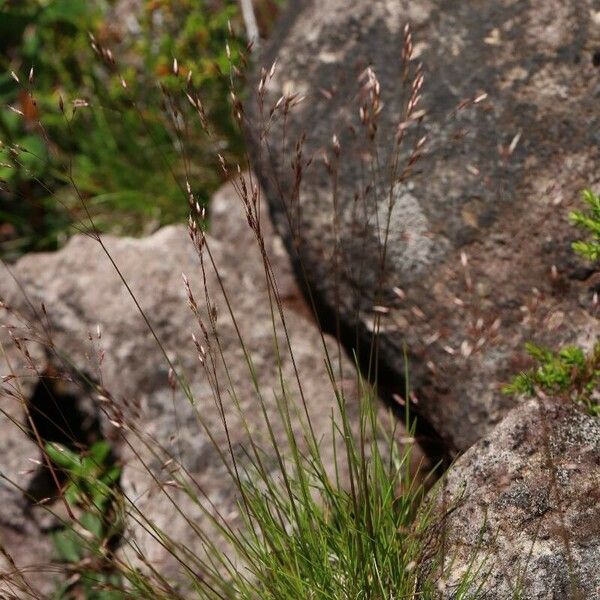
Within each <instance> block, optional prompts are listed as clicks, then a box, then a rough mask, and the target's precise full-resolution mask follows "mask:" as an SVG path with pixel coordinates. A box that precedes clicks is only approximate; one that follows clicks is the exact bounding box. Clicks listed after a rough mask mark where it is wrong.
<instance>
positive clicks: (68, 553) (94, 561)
mask: <svg viewBox="0 0 600 600" xmlns="http://www.w3.org/2000/svg"><path fill="white" fill-rule="evenodd" d="M45 451H46V453H47V455H48V458H49V459H50V460H51V461H52V463H53V464H55V465H56V466H57V467H59V468H60V469H61V471H62V472H63V473H64V474H65V476H66V479H67V483H66V485H65V487H64V489H63V494H64V499H65V501H66V502H67V504H68V505H69V507H70V508H71V510H72V511H73V513H74V514H76V515H77V516H76V518H75V519H72V520H71V519H69V520H68V521H67V522H66V523H65V525H64V527H62V528H61V529H59V530H57V531H56V532H54V533H53V535H52V539H53V542H54V546H55V548H56V551H57V554H58V558H59V559H60V560H61V561H62V562H64V563H67V564H68V565H69V567H70V571H72V572H73V574H74V576H72V577H69V579H68V580H67V582H66V583H64V584H61V585H60V586H59V587H58V589H57V590H56V593H55V595H54V598H55V600H62V599H66V598H72V597H75V596H73V592H74V588H76V589H77V591H78V593H79V594H80V595H79V596H77V597H83V598H86V600H117V599H118V598H122V597H123V595H122V580H121V576H120V575H118V574H117V573H115V571H114V569H113V568H112V566H111V562H110V557H111V553H112V548H111V546H112V545H113V544H114V542H115V540H118V538H119V537H120V536H121V534H122V530H123V521H122V519H121V518H120V517H119V510H118V506H117V504H118V498H119V495H118V494H119V491H118V484H119V478H120V476H121V467H120V466H118V465H115V464H114V460H113V458H112V456H111V448H110V445H109V444H108V443H107V442H106V441H100V442H96V443H95V444H93V445H92V446H91V447H90V449H89V451H88V452H87V453H85V454H79V453H77V452H74V451H72V450H69V449H68V448H66V447H65V446H62V445H60V444H56V443H48V444H46V446H45ZM81 594H83V595H81Z"/></svg>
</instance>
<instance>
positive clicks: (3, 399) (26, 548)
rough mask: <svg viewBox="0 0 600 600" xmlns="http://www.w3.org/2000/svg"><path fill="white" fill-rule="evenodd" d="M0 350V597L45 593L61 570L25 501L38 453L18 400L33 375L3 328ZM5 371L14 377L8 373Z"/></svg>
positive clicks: (39, 514) (38, 517) (40, 513)
mask: <svg viewBox="0 0 600 600" xmlns="http://www.w3.org/2000/svg"><path fill="white" fill-rule="evenodd" d="M2 313H3V314H2V315H1V316H2V322H3V323H6V320H5V317H6V315H5V314H4V311H2ZM25 346H26V347H27V351H28V352H29V354H30V356H31V357H32V360H38V359H39V358H40V354H39V348H38V347H36V344H34V343H27V344H25ZM25 346H24V347H25ZM0 348H1V349H2V352H1V353H0V376H1V377H2V378H3V380H2V384H0V385H1V387H0V406H1V408H0V456H1V457H2V458H1V460H0V544H2V548H3V550H4V552H3V553H2V554H1V555H0V597H2V598H26V597H31V594H32V593H35V594H39V595H40V597H50V595H51V593H52V592H53V590H54V588H55V585H56V582H58V581H59V580H60V579H61V578H62V574H61V571H60V569H59V568H58V567H57V565H55V564H54V565H53V564H52V562H51V558H52V556H53V546H52V542H51V540H50V539H49V538H48V537H47V536H45V535H44V528H43V525H42V520H43V518H44V516H45V514H44V509H43V508H34V506H33V505H32V503H31V502H30V501H29V500H28V494H30V493H31V492H32V490H33V488H34V486H35V481H36V474H39V471H40V467H38V466H37V465H38V463H39V459H40V458H41V453H40V451H39V447H38V445H37V444H36V442H35V441H34V440H33V439H32V437H31V436H30V435H29V434H28V433H27V431H28V428H27V421H26V419H25V418H24V413H25V411H24V409H23V403H22V401H23V400H24V399H25V398H26V394H28V393H31V392H32V390H33V386H32V385H31V382H32V381H35V379H37V377H36V375H35V373H34V372H32V370H31V368H30V367H29V365H28V361H27V360H26V359H25V356H24V354H23V353H21V352H19V351H17V350H16V348H14V346H11V343H10V337H9V336H8V332H7V330H6V329H2V330H0ZM11 373H14V374H15V375H16V377H15V378H12V377H10V374H11ZM19 571H20V572H21V573H22V576H21V575H19V574H18V572H19Z"/></svg>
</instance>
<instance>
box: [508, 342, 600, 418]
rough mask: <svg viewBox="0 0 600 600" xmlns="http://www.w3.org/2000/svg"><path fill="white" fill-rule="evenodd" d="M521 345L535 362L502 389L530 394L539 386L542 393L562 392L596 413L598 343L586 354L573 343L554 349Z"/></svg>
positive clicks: (599, 380) (599, 362) (599, 373)
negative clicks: (557, 349) (572, 344)
mask: <svg viewBox="0 0 600 600" xmlns="http://www.w3.org/2000/svg"><path fill="white" fill-rule="evenodd" d="M525 348H526V350H527V353H528V354H529V355H530V356H531V357H532V358H534V359H535V360H536V362H537V363H538V366H537V367H536V368H534V369H532V370H530V371H526V372H523V373H520V374H519V375H517V376H516V377H515V378H514V379H513V381H512V382H511V383H510V384H509V385H507V386H505V388H504V391H505V393H507V394H524V395H526V396H530V397H531V396H533V395H535V391H536V389H541V390H542V391H543V392H545V393H546V394H552V395H555V396H556V395H558V396H565V397H567V398H569V399H570V400H572V401H574V402H577V403H578V404H581V405H582V406H583V407H585V409H586V410H587V411H588V412H589V413H590V414H591V415H595V416H600V404H598V399H599V396H598V384H599V383H600V343H599V344H596V346H595V347H594V350H593V351H592V352H590V353H589V354H586V353H585V352H584V351H583V349H581V348H579V347H577V346H565V347H564V348H561V349H560V350H559V351H558V352H553V351H551V350H549V349H547V348H542V347H541V346H536V345H535V344H531V343H528V344H526V346H525Z"/></svg>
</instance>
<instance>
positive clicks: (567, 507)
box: [422, 399, 600, 600]
mask: <svg viewBox="0 0 600 600" xmlns="http://www.w3.org/2000/svg"><path fill="white" fill-rule="evenodd" d="M434 490H437V493H435V491H434V495H433V496H432V501H430V504H429V505H428V508H433V519H432V525H431V527H430V529H429V533H428V534H427V535H426V538H425V539H426V540H427V541H426V544H425V550H424V553H425V556H426V557H427V558H426V560H425V561H424V563H423V565H422V569H423V573H422V575H423V579H425V576H426V575H429V576H430V577H431V576H433V578H434V579H435V580H436V583H437V590H438V591H437V593H436V594H435V595H434V597H435V598H440V599H441V598H444V599H448V600H450V599H451V598H456V597H457V596H456V590H457V585H458V583H459V581H460V579H461V577H462V576H463V575H464V574H465V573H470V577H471V579H472V585H473V587H472V588H471V589H472V591H474V590H475V589H477V588H478V587H479V586H481V589H480V593H481V595H479V596H476V595H475V594H474V593H472V594H471V596H469V595H467V596H466V597H467V598H468V597H477V598H482V600H508V599H512V598H515V597H518V598H522V599H523V600H554V599H558V598H569V599H573V600H587V599H588V598H599V597H600V571H599V570H598V565H599V564H600V420H598V419H597V418H594V417H590V416H588V415H586V414H584V413H582V412H581V411H580V410H579V409H577V408H576V407H574V406H573V405H571V404H569V403H565V402H563V401H559V400H551V399H540V400H538V399H534V400H529V401H527V402H525V403H524V404H522V405H520V406H518V407H516V408H514V409H513V410H512V411H511V412H509V414H508V415H507V417H506V418H505V419H504V420H503V421H502V423H500V425H498V426H497V427H496V428H495V429H494V430H493V431H491V432H490V433H489V434H488V435H487V436H485V437H484V438H483V439H481V440H480V441H479V442H477V444H475V445H474V446H473V447H472V448H470V449H469V450H468V451H467V452H466V453H465V454H464V455H463V456H461V457H460V458H459V459H458V460H457V461H456V463H455V464H454V465H453V466H452V467H451V468H450V470H449V471H448V473H447V474H446V477H445V479H444V480H443V483H442V482H440V487H439V489H437V488H434ZM517 593H520V594H521V595H516V594H517ZM461 597H464V596H461Z"/></svg>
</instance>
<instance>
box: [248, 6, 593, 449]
mask: <svg viewBox="0 0 600 600" xmlns="http://www.w3.org/2000/svg"><path fill="white" fill-rule="evenodd" d="M407 21H409V22H411V23H412V28H413V38H414V39H413V41H414V50H413V61H412V67H411V69H412V70H414V69H415V68H416V64H417V63H418V62H422V64H423V69H424V84H423V87H422V89H421V94H422V100H421V103H420V104H419V107H420V108H422V109H424V110H426V111H427V115H426V116H425V118H424V120H423V122H422V124H421V125H420V126H419V127H418V128H417V129H414V128H413V129H409V133H408V134H407V137H406V140H405V144H404V145H403V146H402V150H401V152H400V156H401V160H400V162H401V164H404V163H403V162H402V161H405V160H406V158H407V155H408V154H409V153H410V150H411V148H412V144H413V143H414V141H415V139H417V138H418V137H420V136H421V135H425V134H426V135H427V136H428V140H429V141H428V142H427V144H426V145H425V148H426V149H427V153H426V155H425V157H424V158H423V159H422V160H421V161H420V162H419V163H417V167H416V168H415V170H414V172H413V176H412V177H411V178H410V179H409V180H407V181H405V182H403V183H395V184H393V185H391V186H390V184H389V180H390V176H389V169H387V167H386V165H388V164H389V163H390V156H391V155H392V154H393V150H392V149H393V148H394V137H395V133H396V130H397V126H398V123H399V122H400V121H402V119H403V117H402V115H403V110H404V106H405V104H406V101H407V96H408V92H407V91H406V89H405V88H403V84H402V80H403V79H402V77H403V76H402V59H401V57H402V47H403V27H404V24H405V23H406V22H407ZM599 48H600V5H599V4H598V2H597V1H595V0H581V1H579V2H563V0H523V1H518V2H515V1H514V0H482V1H478V2H447V1H445V0H424V1H420V2H413V1H411V0H395V1H389V2H388V1H380V2H372V1H371V0H322V1H319V2H317V1H305V2H294V3H293V7H292V8H291V9H290V10H289V12H288V14H287V16H286V17H284V18H283V19H282V22H281V25H280V28H279V31H278V32H277V34H276V35H274V36H273V39H272V41H271V43H270V45H269V47H268V48H267V49H266V52H265V54H264V55H263V56H262V57H261V62H262V64H264V65H266V66H267V69H268V67H269V66H270V65H271V64H272V62H273V61H274V60H275V59H277V66H276V70H275V75H274V77H273V79H272V80H271V81H269V82H268V84H267V86H266V92H265V98H264V112H263V114H264V115H265V116H266V117H268V115H269V110H270V107H271V106H272V105H274V104H275V103H276V101H277V99H278V98H279V97H280V96H281V95H282V94H288V95H289V94H294V93H297V94H300V95H303V96H306V99H305V100H304V101H303V102H302V103H300V104H298V105H297V106H296V107H294V108H293V109H291V110H290V111H289V114H288V115H287V117H286V118H285V119H284V118H283V116H282V113H283V109H282V108H281V107H282V106H285V103H282V104H280V108H278V109H277V110H276V111H275V113H274V116H273V117H271V119H270V122H269V127H268V131H267V133H266V134H265V130H264V128H263V127H262V126H261V125H260V123H261V122H262V120H263V119H261V117H260V108H259V103H258V102H256V101H253V102H251V103H250V107H249V111H248V114H249V121H250V124H249V127H248V130H249V138H250V139H251V143H252V144H253V156H254V159H255V162H256V169H257V171H258V174H259V176H260V178H261V182H262V184H263V186H264V187H265V189H266V192H267V197H268V199H269V203H270V207H271V211H272V213H273V214H274V216H275V221H276V224H277V226H278V229H279V231H280V232H281V233H282V235H283V237H284V239H285V241H286V243H287V246H288V248H289V249H290V251H291V252H292V254H293V255H294V257H295V260H296V264H297V265H298V263H299V262H300V261H301V262H302V264H303V265H304V269H305V271H306V273H307V274H308V276H309V279H310V284H311V286H312V288H313V290H314V291H315V293H316V296H317V297H318V298H319V299H320V300H321V301H322V302H323V303H324V305H325V306H327V307H329V308H332V307H336V306H339V307H340V308H341V317H342V323H343V324H344V325H346V326H348V327H350V328H354V326H355V325H358V327H359V329H360V330H361V331H362V333H363V337H365V336H367V335H369V333H370V329H372V327H373V319H374V314H373V306H374V305H377V306H381V305H383V306H385V307H386V308H389V313H388V314H387V316H384V317H382V320H381V338H380V357H381V359H382V361H383V362H384V363H386V364H387V365H388V366H389V367H391V369H392V372H393V373H395V375H396V377H397V379H398V381H400V379H401V378H402V375H403V372H404V363H403V359H404V356H403V349H404V344H405V343H407V344H408V349H409V352H410V359H411V381H412V383H413V384H414V385H415V387H416V390H415V391H416V395H417V397H418V398H419V400H420V403H419V406H418V410H420V411H421V413H422V414H423V415H424V417H426V419H427V420H428V421H429V422H431V423H432V424H433V425H434V427H435V428H436V429H437V431H438V432H439V433H440V434H441V435H442V436H443V437H444V438H445V440H446V441H447V443H448V444H449V446H450V447H452V448H454V449H457V450H461V449H465V448H467V447H469V446H470V445H471V444H472V443H474V442H475V441H476V440H478V439H479V438H480V437H481V436H482V435H484V434H485V433H486V432H487V431H489V429H490V427H492V426H493V425H494V424H495V423H497V422H498V421H499V420H500V419H501V418H502V416H503V415H504V414H505V413H506V411H507V410H508V409H509V408H510V406H511V405H512V403H513V402H514V401H513V400H512V399H510V398H507V397H505V396H503V395H502V393H501V392H500V384H501V382H503V381H507V380H508V379H509V378H510V376H511V375H512V374H513V373H514V372H515V371H519V370H521V369H522V368H524V366H525V365H526V358H525V356H524V352H523V346H524V342H525V341H527V340H531V339H533V340H535V341H537V342H538V343H542V344H549V345H551V346H554V347H556V346H558V345H560V344H562V343H581V344H583V345H586V346H589V345H590V343H591V342H592V341H593V340H595V339H596V338H597V336H598V333H599V332H600V328H599V325H598V320H597V314H595V312H594V310H593V309H592V303H591V299H592V296H593V292H594V287H595V286H596V285H597V284H598V274H597V273H595V272H594V271H593V270H590V269H587V268H586V266H585V265H584V264H583V263H581V262H579V261H578V260H577V259H576V258H574V257H573V255H572V252H571V250H570V241H571V240H572V239H573V237H574V236H575V235H576V234H575V233H574V232H573V229H572V227H571V226H570V225H569V223H568V218H567V215H568V212H569V210H570V209H571V208H572V207H573V206H575V205H577V203H578V202H579V194H580V190H581V189H582V188H583V187H588V186H590V187H592V188H593V189H595V190H596V191H598V190H599V189H600V187H599V186H600V181H599V175H598V168H597V165H598V164H599V160H600V153H599V146H600V138H599V134H598V132H599V131H600V113H599V111H598V95H599V93H600V87H599V86H600V69H599V68H598V67H597V66H595V65H594V62H595V59H594V56H595V55H596V54H595V53H597V51H598V49H599ZM367 66H372V68H373V69H374V72H375V73H376V75H377V77H378V79H379V81H380V86H381V103H382V104H383V109H382V112H381V114H380V116H379V127H378V133H377V135H376V138H375V143H374V144H371V143H370V142H369V140H368V139H367V137H366V135H365V133H364V128H363V127H362V126H361V124H360V120H359V100H361V98H362V96H361V92H360V89H361V85H364V84H365V79H364V77H363V79H362V80H361V82H360V84H359V83H358V81H357V78H358V77H359V75H360V74H361V73H362V72H363V71H364V69H365V68H366V67H367ZM409 79H410V78H409ZM484 92H485V93H487V94H488V96H487V98H486V99H485V100H483V101H481V102H480V103H478V104H477V106H473V107H470V108H467V109H463V110H461V111H460V112H459V113H458V114H457V115H456V116H454V117H452V116H450V115H451V113H452V111H453V110H454V108H455V107H456V106H457V105H458V104H459V103H460V102H461V100H463V99H467V98H471V99H475V98H476V97H480V95H481V94H482V93H484ZM361 101H362V100H361ZM284 122H285V135H284V126H283V123H284ZM302 134H306V139H305V141H304V146H303V159H302V167H303V169H302V170H303V180H302V184H301V186H299V187H297V186H296V175H295V172H292V171H293V169H290V163H291V162H293V160H294V156H295V148H296V142H297V141H298V139H299V138H300V136H301V135H302ZM334 134H336V135H337V138H338V140H339V145H340V147H341V154H340V158H339V159H336V152H335V148H334V143H333V142H332V139H333V135H334ZM261 138H262V139H263V141H264V139H266V140H267V141H268V146H269V150H268V151H266V150H265V145H264V143H261ZM324 155H327V156H328V161H329V164H330V165H331V169H332V170H333V171H334V172H337V177H335V178H332V176H331V175H330V174H329V172H328V168H327V167H326V165H325V161H324V160H323V156H324ZM310 159H313V160H312V162H311V164H310V165H308V164H307V163H308V161H309V160H310ZM332 179H337V186H334V185H333V183H332ZM334 189H335V190H336V191H335V200H334V193H333V192H332V190H334ZM282 198H283V201H282ZM390 206H391V207H392V208H391V211H390V212H389V215H388V207H390ZM286 212H288V213H289V214H291V217H292V218H291V221H288V218H287V216H286ZM388 216H389V223H390V227H389V241H388V250H387V257H386V258H385V261H384V269H383V274H381V273H380V265H381V264H382V261H381V255H382V245H383V244H382V239H383V238H384V230H385V229H386V227H385V223H386V222H387V220H388ZM336 240H337V241H336ZM336 273H337V274H336ZM379 282H381V286H379ZM378 287H382V293H381V294H380V295H379V296H377V295H376V294H375V292H374V290H376V289H377V288H378ZM394 287H399V288H401V290H403V292H404V297H403V298H400V297H399V296H398V295H397V294H395V293H394V292H393V288H394ZM379 314H381V313H379ZM398 387H399V389H400V390H401V389H402V388H401V385H400V383H399V384H398Z"/></svg>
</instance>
